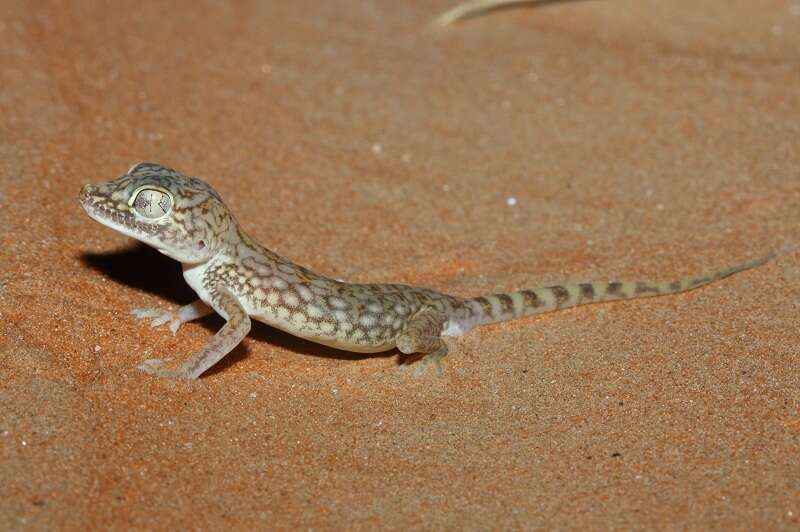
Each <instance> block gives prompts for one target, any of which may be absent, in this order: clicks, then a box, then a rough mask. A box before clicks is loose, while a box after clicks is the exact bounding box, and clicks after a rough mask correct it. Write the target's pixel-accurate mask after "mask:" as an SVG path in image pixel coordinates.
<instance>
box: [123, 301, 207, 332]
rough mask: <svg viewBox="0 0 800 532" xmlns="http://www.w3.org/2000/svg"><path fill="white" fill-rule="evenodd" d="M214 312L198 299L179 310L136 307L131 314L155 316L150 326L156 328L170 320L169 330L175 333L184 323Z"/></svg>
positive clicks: (140, 316) (147, 317) (146, 316)
mask: <svg viewBox="0 0 800 532" xmlns="http://www.w3.org/2000/svg"><path fill="white" fill-rule="evenodd" d="M213 312H214V309H213V308H211V307H209V306H208V305H206V304H205V303H204V302H203V300H202V299H198V300H197V301H194V302H193V303H189V304H188V305H184V306H182V307H181V308H179V309H178V311H177V312H174V311H172V310H162V309H160V308H135V309H133V310H132V311H131V314H133V315H134V316H136V317H137V318H139V319H140V320H146V319H149V318H153V321H151V322H150V327H154V328H155V327H159V326H161V325H164V324H165V323H167V322H169V330H170V331H172V334H173V335H174V334H175V333H176V332H178V329H180V328H181V325H183V324H184V323H186V322H189V321H192V320H197V319H200V318H203V317H205V316H208V315H209V314H211V313H213Z"/></svg>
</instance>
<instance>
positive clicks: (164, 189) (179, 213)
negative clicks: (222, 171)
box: [80, 163, 237, 264]
mask: <svg viewBox="0 0 800 532" xmlns="http://www.w3.org/2000/svg"><path fill="white" fill-rule="evenodd" d="M80 203H81V207H83V210H85V211H86V213H87V214H88V215H89V216H90V217H91V218H92V219H94V220H96V221H98V222H100V223H101V224H103V225H105V226H107V227H110V228H111V229H115V230H117V231H119V232H120V233H123V234H125V235H128V236H130V237H133V238H135V239H137V240H140V241H142V242H144V243H145V244H147V245H149V246H152V247H154V248H156V249H157V250H158V251H160V252H161V253H163V254H165V255H167V256H169V257H172V258H173V259H175V260H178V261H181V262H183V263H187V264H196V263H200V262H205V261H207V260H208V259H210V258H211V257H213V256H214V255H216V254H217V252H219V251H220V250H221V249H222V247H224V246H225V245H226V243H227V242H229V241H230V238H231V237H232V236H233V235H235V234H236V228H237V223H236V219H235V218H234V217H233V215H232V214H231V213H230V211H229V210H228V208H227V207H226V206H225V204H224V203H223V202H222V198H221V197H220V196H219V194H217V192H216V191H215V190H214V189H213V188H211V186H210V185H208V183H206V182H204V181H201V180H200V179H197V178H194V177H186V176H183V175H181V174H179V173H177V172H176V171H175V170H172V169H171V168H165V167H163V166H161V165H158V164H155V163H139V164H136V165H134V166H133V167H131V169H130V170H128V172H127V173H126V174H125V175H123V176H121V177H118V178H117V179H114V180H113V181H109V182H108V183H103V184H100V185H85V186H84V187H83V188H82V189H81V193H80Z"/></svg>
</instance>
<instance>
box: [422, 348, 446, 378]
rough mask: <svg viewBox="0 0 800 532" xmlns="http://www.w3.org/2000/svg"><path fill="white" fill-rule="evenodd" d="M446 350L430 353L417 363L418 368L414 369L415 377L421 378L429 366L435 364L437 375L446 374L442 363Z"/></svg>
mask: <svg viewBox="0 0 800 532" xmlns="http://www.w3.org/2000/svg"><path fill="white" fill-rule="evenodd" d="M445 354H447V353H446V352H444V353H441V352H437V353H430V354H428V355H425V356H423V357H422V359H420V360H419V361H418V362H417V363H416V366H417V367H416V368H415V369H414V377H415V378H420V377H422V375H423V374H425V372H426V371H427V369H428V367H430V366H433V367H434V368H435V370H436V376H437V377H441V376H442V374H444V366H443V365H442V359H443V358H444V356H445Z"/></svg>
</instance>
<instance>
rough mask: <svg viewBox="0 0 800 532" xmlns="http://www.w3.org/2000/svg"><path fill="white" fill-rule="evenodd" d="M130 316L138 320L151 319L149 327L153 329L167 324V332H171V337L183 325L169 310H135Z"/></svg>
mask: <svg viewBox="0 0 800 532" xmlns="http://www.w3.org/2000/svg"><path fill="white" fill-rule="evenodd" d="M131 314H133V315H134V316H136V317H137V318H139V319H140V320H146V319H150V318H153V320H152V321H151V322H150V327H153V328H155V327H160V326H161V325H164V324H165V323H167V322H169V330H170V331H172V334H173V335H174V334H175V333H176V332H178V329H180V327H181V325H183V320H182V319H181V318H180V316H177V315H176V314H175V312H173V311H171V310H163V309H160V308H135V309H133V310H132V311H131Z"/></svg>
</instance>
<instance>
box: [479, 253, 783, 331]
mask: <svg viewBox="0 0 800 532" xmlns="http://www.w3.org/2000/svg"><path fill="white" fill-rule="evenodd" d="M773 257H775V254H774V253H770V254H768V255H766V256H764V257H761V258H758V259H755V260H751V261H748V262H744V263H741V264H738V265H736V266H731V267H729V268H725V269H723V270H718V271H715V272H710V273H705V274H702V275H696V276H691V277H684V278H683V279H678V280H676V281H595V282H587V283H570V284H560V285H554V286H545V287H540V288H531V289H527V290H519V291H517V292H509V293H505V294H492V295H487V296H480V297H474V298H470V299H467V300H466V303H467V305H469V306H470V307H471V308H472V311H473V316H475V319H473V320H472V323H470V324H469V325H472V326H475V325H485V324H489V323H496V322H499V321H506V320H511V319H514V318H519V317H522V316H531V315H533V314H541V313H543V312H550V311H553V310H561V309H565V308H570V307H577V306H579V305H588V304H590V303H600V302H605V301H618V300H622V299H638V298H642V297H654V296H663V295H668V294H677V293H680V292H687V291H689V290H694V289H695V288H699V287H701V286H704V285H707V284H709V283H713V282H714V281H718V280H720V279H723V278H725V277H728V276H729V275H733V274H734V273H738V272H741V271H744V270H749V269H751V268H755V267H757V266H761V265H762V264H764V263H766V262H768V261H769V260H771V259H772V258H773ZM470 328H471V327H470Z"/></svg>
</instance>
